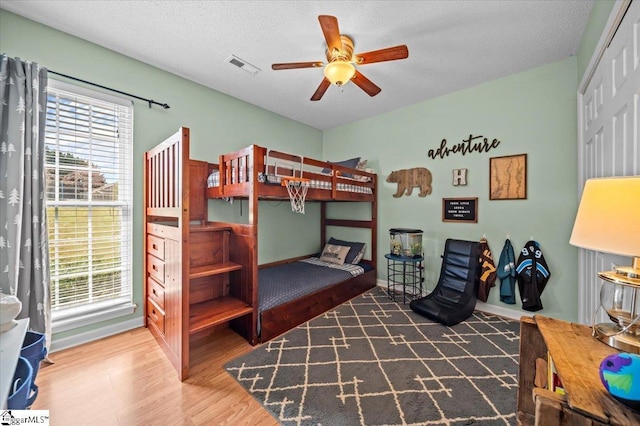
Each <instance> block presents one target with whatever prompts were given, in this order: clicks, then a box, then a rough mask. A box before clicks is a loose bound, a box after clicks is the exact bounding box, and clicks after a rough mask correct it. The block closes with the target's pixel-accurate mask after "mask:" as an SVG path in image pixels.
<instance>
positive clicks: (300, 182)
mask: <svg viewBox="0 0 640 426" xmlns="http://www.w3.org/2000/svg"><path fill="white" fill-rule="evenodd" d="M282 186H286V187H287V192H288V193H289V201H291V211H292V212H296V213H300V214H304V200H305V199H306V197H307V190H308V189H309V179H305V178H294V177H286V178H284V177H283V178H282Z"/></svg>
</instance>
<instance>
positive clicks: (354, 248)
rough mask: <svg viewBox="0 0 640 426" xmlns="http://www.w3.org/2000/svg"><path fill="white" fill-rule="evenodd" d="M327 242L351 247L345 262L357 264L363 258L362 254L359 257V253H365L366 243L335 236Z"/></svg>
mask: <svg viewBox="0 0 640 426" xmlns="http://www.w3.org/2000/svg"><path fill="white" fill-rule="evenodd" d="M327 244H333V245H336V246H346V247H349V254H348V255H347V258H346V259H345V263H353V264H356V263H358V262H359V261H360V260H362V256H360V258H359V259H358V254H359V253H360V252H362V254H363V255H364V243H358V242H351V241H343V240H337V239H335V238H333V237H331V238H329V242H328V243H327Z"/></svg>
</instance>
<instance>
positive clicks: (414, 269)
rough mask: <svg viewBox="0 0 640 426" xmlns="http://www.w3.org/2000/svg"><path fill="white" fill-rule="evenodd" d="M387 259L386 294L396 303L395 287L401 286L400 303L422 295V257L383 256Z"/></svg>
mask: <svg viewBox="0 0 640 426" xmlns="http://www.w3.org/2000/svg"><path fill="white" fill-rule="evenodd" d="M384 257H386V258H387V294H388V295H389V298H391V300H393V301H394V302H395V301H396V294H398V293H397V292H396V287H399V286H402V292H401V294H402V303H407V300H409V301H411V300H413V299H415V298H417V297H420V296H421V295H422V283H423V281H424V278H423V277H422V269H423V266H422V262H423V261H424V256H420V257H404V256H396V255H394V254H385V255H384Z"/></svg>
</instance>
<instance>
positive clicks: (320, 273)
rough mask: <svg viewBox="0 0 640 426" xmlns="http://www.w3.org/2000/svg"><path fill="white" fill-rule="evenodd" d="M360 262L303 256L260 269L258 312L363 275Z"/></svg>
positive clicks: (363, 270) (363, 269)
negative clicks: (343, 261) (290, 261)
mask: <svg viewBox="0 0 640 426" xmlns="http://www.w3.org/2000/svg"><path fill="white" fill-rule="evenodd" d="M364 272H365V268H363V267H362V266H360V265H351V264H349V265H335V264H331V263H326V262H322V261H320V260H318V258H315V257H314V258H309V259H303V260H300V261H298V262H292V263H285V264H282V265H278V266H274V267H271V268H264V269H260V270H259V271H258V312H264V311H266V310H268V309H271V308H273V307H275V306H279V305H282V304H284V303H287V302H290V301H292V300H296V299H299V298H301V297H303V296H306V295H308V294H311V293H314V292H316V291H319V290H322V289H323V288H325V287H329V286H332V285H333V284H336V283H339V282H341V281H345V280H347V279H349V278H352V277H355V276H358V275H361V274H363V273H364Z"/></svg>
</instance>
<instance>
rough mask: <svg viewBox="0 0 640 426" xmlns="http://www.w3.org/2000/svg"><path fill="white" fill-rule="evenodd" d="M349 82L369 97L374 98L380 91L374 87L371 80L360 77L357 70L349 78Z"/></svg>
mask: <svg viewBox="0 0 640 426" xmlns="http://www.w3.org/2000/svg"><path fill="white" fill-rule="evenodd" d="M351 81H352V82H353V83H354V84H355V85H356V86H358V87H359V88H361V89H362V90H364V91H365V93H366V94H367V95H369V96H375V95H377V94H378V93H380V91H382V89H381V88H379V87H378V86H376V85H375V84H374V83H373V82H372V81H371V80H369V79H368V78H367V77H365V76H364V75H362V74H361V73H360V72H359V71H358V70H356V73H355V74H354V75H353V77H352V78H351Z"/></svg>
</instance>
